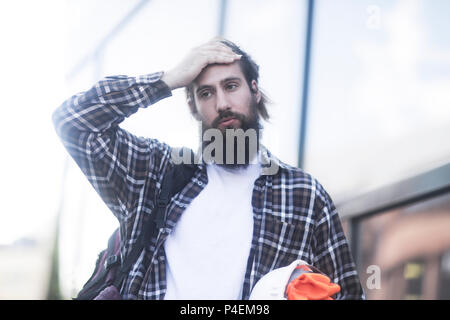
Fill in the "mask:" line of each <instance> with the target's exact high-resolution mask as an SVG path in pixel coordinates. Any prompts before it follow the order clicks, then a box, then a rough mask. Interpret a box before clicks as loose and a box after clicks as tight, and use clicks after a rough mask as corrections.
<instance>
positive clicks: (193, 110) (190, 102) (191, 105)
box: [187, 97, 201, 121]
mask: <svg viewBox="0 0 450 320" xmlns="http://www.w3.org/2000/svg"><path fill="white" fill-rule="evenodd" d="M187 104H188V106H189V110H190V111H191V114H192V116H193V117H194V118H195V120H197V121H201V119H200V116H199V114H198V112H197V107H196V106H195V102H194V101H193V100H192V98H190V97H188V98H187Z"/></svg>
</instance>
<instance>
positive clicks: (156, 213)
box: [114, 150, 197, 287]
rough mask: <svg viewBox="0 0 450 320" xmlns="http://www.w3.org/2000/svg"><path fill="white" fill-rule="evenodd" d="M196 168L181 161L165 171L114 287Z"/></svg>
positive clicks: (126, 271) (117, 285)
mask: <svg viewBox="0 0 450 320" xmlns="http://www.w3.org/2000/svg"><path fill="white" fill-rule="evenodd" d="M189 151H190V153H191V159H194V152H193V151H192V150H189ZM196 169H197V166H196V165H193V164H184V163H181V164H176V165H173V167H171V168H170V169H169V170H168V171H167V173H166V174H165V176H164V178H163V181H162V183H161V191H160V193H159V195H158V196H157V198H156V203H155V207H154V210H153V212H152V213H151V215H150V217H148V218H147V219H146V220H145V221H144V224H143V230H142V232H141V234H140V236H139V238H138V239H137V241H136V243H135V245H134V246H133V248H132V249H131V251H130V253H129V254H128V255H127V256H126V257H125V259H124V261H123V262H122V265H121V267H120V268H119V270H118V272H117V275H116V279H115V281H114V285H115V286H116V287H119V286H120V284H121V283H122V281H123V280H124V278H125V277H126V276H127V275H128V273H129V271H130V269H131V267H132V265H133V264H134V263H135V262H136V260H137V258H138V257H139V255H140V254H141V252H142V250H143V249H144V247H145V246H146V245H147V244H148V243H150V241H151V239H152V237H153V235H154V233H155V232H157V231H158V230H159V229H160V228H162V227H163V226H164V224H165V218H166V209H167V205H168V204H169V202H170V200H171V198H172V197H173V196H174V195H175V194H177V193H178V192H180V191H181V190H182V189H183V188H184V187H185V186H186V185H187V183H188V182H189V181H190V180H191V178H192V176H193V175H194V173H195V170H196Z"/></svg>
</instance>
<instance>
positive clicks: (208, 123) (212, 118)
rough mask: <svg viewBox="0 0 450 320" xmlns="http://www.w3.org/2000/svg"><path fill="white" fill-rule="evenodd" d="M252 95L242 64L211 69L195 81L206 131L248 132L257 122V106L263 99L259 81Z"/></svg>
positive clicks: (196, 104) (195, 90) (197, 99)
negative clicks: (247, 129) (248, 123)
mask: <svg viewBox="0 0 450 320" xmlns="http://www.w3.org/2000/svg"><path fill="white" fill-rule="evenodd" d="M252 87H253V89H254V90H255V91H256V93H252V92H251V91H250V88H249V86H248V84H247V81H246V80H245V77H244V74H243V73H242V71H241V68H240V66H239V63H238V62H234V63H232V64H220V65H211V66H208V67H207V68H206V69H205V70H203V71H202V73H200V75H199V76H198V77H197V79H196V80H195V82H194V86H193V95H194V100H195V108H196V111H197V116H198V119H199V120H201V121H202V124H203V127H205V128H217V129H220V130H221V131H224V130H225V129H227V128H233V129H238V128H242V129H244V130H245V129H246V128H245V127H246V122H254V121H257V119H255V118H257V115H256V110H255V109H256V108H255V106H256V104H258V103H259V101H260V100H261V95H260V93H259V91H258V90H257V86H256V81H252Z"/></svg>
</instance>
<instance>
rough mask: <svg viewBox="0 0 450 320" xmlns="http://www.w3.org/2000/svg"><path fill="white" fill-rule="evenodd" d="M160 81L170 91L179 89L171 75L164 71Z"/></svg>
mask: <svg viewBox="0 0 450 320" xmlns="http://www.w3.org/2000/svg"><path fill="white" fill-rule="evenodd" d="M161 81H163V82H164V83H165V84H166V85H167V86H168V87H169V88H170V90H174V89H177V88H179V87H180V86H179V85H178V84H177V83H176V81H175V79H174V77H173V75H172V73H171V72H170V71H167V72H166V71H164V73H163V75H162V77H161Z"/></svg>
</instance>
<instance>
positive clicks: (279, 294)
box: [249, 260, 308, 300]
mask: <svg viewBox="0 0 450 320" xmlns="http://www.w3.org/2000/svg"><path fill="white" fill-rule="evenodd" d="M301 265H306V266H308V264H307V263H306V262H305V261H303V260H295V261H294V262H292V263H291V264H290V265H288V266H286V267H282V268H278V269H275V270H272V271H270V272H269V273H267V274H266V275H264V276H263V277H262V278H261V279H259V281H258V282H257V283H256V285H255V287H254V288H253V290H252V292H251V294H250V298H249V299H250V300H287V296H286V288H287V285H288V284H289V282H291V281H292V280H293V279H295V278H296V277H298V276H299V275H300V274H302V273H304V272H308V271H304V270H301V269H297V267H298V266H301Z"/></svg>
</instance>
